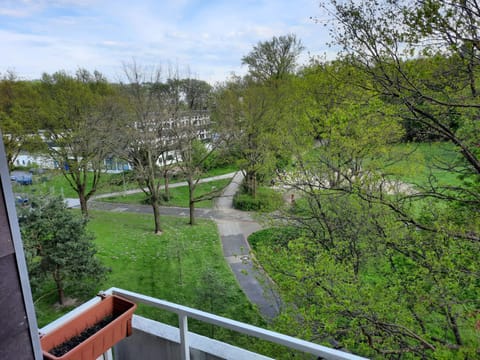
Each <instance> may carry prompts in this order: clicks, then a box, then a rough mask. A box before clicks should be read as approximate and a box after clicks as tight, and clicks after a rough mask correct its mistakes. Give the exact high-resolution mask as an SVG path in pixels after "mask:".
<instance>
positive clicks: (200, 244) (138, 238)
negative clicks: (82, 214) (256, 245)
mask: <svg viewBox="0 0 480 360" xmlns="http://www.w3.org/2000/svg"><path fill="white" fill-rule="evenodd" d="M91 215H92V219H91V221H90V222H89V224H88V228H89V230H91V231H92V232H93V233H94V234H95V235H96V245H97V248H98V254H97V256H98V258H99V259H100V260H101V261H102V263H103V264H104V265H105V266H107V267H108V268H110V269H111V271H110V272H109V274H108V275H107V279H106V280H105V281H103V282H102V283H101V284H98V286H97V287H96V288H92V289H91V293H90V294H89V295H88V298H90V297H92V296H94V295H95V294H96V293H97V292H98V291H99V290H105V289H108V288H110V287H112V286H115V287H119V288H123V289H127V290H131V291H136V292H140V293H142V294H145V295H149V296H154V297H157V298H160V299H164V300H168V301H172V302H176V303H180V304H183V305H187V306H192V307H196V308H199V309H202V310H205V311H208V312H213V313H215V314H218V315H223V316H227V317H230V318H233V319H236V320H239V321H245V322H248V323H251V324H256V325H264V323H263V320H262V319H261V317H260V315H259V313H258V311H257V310H256V308H254V307H253V306H252V305H251V303H250V302H249V301H248V299H247V298H246V297H245V295H244V293H243V292H242V291H241V289H240V288H239V287H238V284H237V282H236V280H235V278H234V276H233V273H232V272H231V270H230V268H229V267H228V265H227V263H226V262H225V260H224V258H223V254H222V249H221V244H220V239H219V236H218V232H217V229H216V225H215V224H214V223H213V222H211V221H206V220H199V221H198V223H199V224H198V225H196V226H194V227H191V226H188V225H185V221H184V220H183V219H179V218H172V217H162V221H163V228H164V234H163V235H161V236H159V235H154V234H153V232H152V217H151V216H150V215H144V214H130V213H129V214H127V213H110V212H101V211H92V212H91ZM54 295H55V294H54V293H51V294H50V295H48V296H44V297H43V298H41V299H38V298H37V299H36V300H38V301H36V310H37V318H38V321H39V326H40V327H41V326H43V325H45V324H47V323H49V322H51V321H52V320H54V319H55V318H57V317H58V316H60V315H61V314H63V313H64V312H66V311H67V310H68V309H58V308H55V307H52V303H53V302H54V301H55V300H54V299H55V296H54ZM136 313H137V314H139V315H143V316H146V317H148V318H151V319H155V320H160V321H164V322H167V323H170V324H172V325H175V326H177V325H178V319H177V317H176V316H175V315H171V314H168V313H165V312H162V311H160V310H156V309H154V308H151V307H146V306H139V308H138V310H137V312H136ZM189 327H190V328H191V329H192V331H196V332H200V333H204V334H207V335H211V334H212V333H213V332H215V334H214V336H216V337H217V336H218V337H220V338H223V339H225V338H227V340H228V339H235V338H237V337H238V335H235V336H233V335H231V334H229V333H228V332H226V331H223V330H218V329H213V328H211V327H210V326H208V325H205V324H199V323H196V322H195V321H191V324H190V325H189ZM237 341H240V342H242V341H245V343H247V340H242V339H237V340H236V342H237ZM237 343H238V342H237Z"/></svg>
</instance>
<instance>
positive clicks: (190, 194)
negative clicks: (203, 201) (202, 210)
mask: <svg viewBox="0 0 480 360" xmlns="http://www.w3.org/2000/svg"><path fill="white" fill-rule="evenodd" d="M194 190H195V189H194V186H193V180H192V179H189V180H188V197H189V202H188V206H189V209H190V222H189V224H190V225H195V201H194V198H193V192H194Z"/></svg>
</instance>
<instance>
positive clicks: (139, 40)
mask: <svg viewBox="0 0 480 360" xmlns="http://www.w3.org/2000/svg"><path fill="white" fill-rule="evenodd" d="M315 17H321V9H320V7H319V0H236V1H220V0H170V1H166V0H156V1H155V0H104V1H102V0H0V54H1V55H0V74H4V73H5V72H6V71H8V70H10V71H14V72H15V73H16V74H17V75H18V76H19V77H20V78H24V79H38V78H40V77H41V75H42V73H44V72H47V73H53V72H55V71H59V70H64V71H67V72H68V73H72V74H73V73H74V72H75V71H76V69H78V68H85V69H87V70H89V71H93V70H98V71H100V72H101V73H103V74H104V75H105V76H106V77H107V78H108V79H109V80H111V81H119V80H121V79H122V71H123V70H122V69H123V64H128V63H131V62H132V61H135V62H136V63H137V64H139V65H141V66H143V67H150V68H151V67H160V68H161V69H162V72H163V73H164V74H167V73H168V71H169V70H170V71H173V70H176V69H178V72H179V73H180V74H184V75H189V76H191V77H195V78H198V79H201V80H205V81H208V82H210V83H211V84H214V83H215V82H218V81H224V80H226V79H227V78H228V77H229V76H230V75H231V74H232V73H235V74H237V75H243V74H245V73H246V71H247V68H246V66H242V64H241V58H242V56H244V55H247V54H248V53H249V51H251V50H252V48H253V46H254V45H255V44H257V43H258V42H259V41H265V40H269V39H271V38H272V37H273V36H281V35H285V34H288V33H294V34H296V35H297V37H298V38H300V39H301V41H302V43H303V45H304V46H305V49H306V50H305V51H304V53H303V54H302V57H301V59H300V63H306V62H307V61H308V59H309V58H310V57H311V56H327V58H332V57H333V56H334V54H333V52H332V50H331V49H330V48H329V47H328V46H327V43H328V41H329V36H328V31H327V29H326V27H324V26H322V25H320V24H317V23H315V21H313V20H312V18H315Z"/></svg>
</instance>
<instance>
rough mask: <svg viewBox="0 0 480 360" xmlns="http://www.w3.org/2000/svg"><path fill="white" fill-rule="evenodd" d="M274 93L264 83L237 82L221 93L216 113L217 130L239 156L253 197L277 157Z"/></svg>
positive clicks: (219, 93) (228, 85)
mask: <svg viewBox="0 0 480 360" xmlns="http://www.w3.org/2000/svg"><path fill="white" fill-rule="evenodd" d="M272 92H273V90H272V89H271V88H269V87H267V86H264V85H262V84H255V83H252V82H249V81H248V80H242V79H234V81H233V82H230V83H227V84H226V85H225V87H224V88H223V89H221V90H219V91H218V95H217V98H216V104H215V109H214V114H213V117H214V121H215V122H216V127H217V129H218V131H219V132H220V133H222V134H225V136H226V137H227V138H228V139H229V140H228V142H227V143H226V144H228V146H229V147H231V148H235V150H236V152H237V154H238V155H239V157H240V159H239V166H240V168H241V169H242V171H244V173H245V185H246V189H247V192H248V193H249V194H250V195H252V196H253V197H255V196H256V190H257V186H258V179H259V177H261V175H262V170H267V168H270V166H269V164H272V162H271V161H270V160H271V159H272V158H273V157H274V154H273V151H272V147H271V144H272V142H271V140H272V139H273V138H275V134H276V129H278V128H279V127H278V126H277V125H278V123H276V122H275V119H274V117H273V116H272V110H273V103H272V101H273V96H272Z"/></svg>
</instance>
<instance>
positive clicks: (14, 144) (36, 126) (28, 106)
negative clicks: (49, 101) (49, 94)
mask: <svg viewBox="0 0 480 360" xmlns="http://www.w3.org/2000/svg"><path fill="white" fill-rule="evenodd" d="M38 108H39V94H38V86H37V84H35V83H33V82H28V81H20V80H19V79H18V78H17V76H16V74H15V73H12V72H9V73H7V74H5V75H4V76H3V77H2V78H1V79H0V128H1V130H2V133H3V142H4V144H5V151H6V155H7V162H8V167H9V168H10V169H13V167H14V164H15V160H16V159H17V156H18V155H19V154H20V151H22V150H23V151H29V152H35V151H42V150H45V149H44V146H42V145H44V143H43V142H42V139H41V138H40V135H39V130H40V126H41V125H40V117H39V114H38V113H39V112H38Z"/></svg>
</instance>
